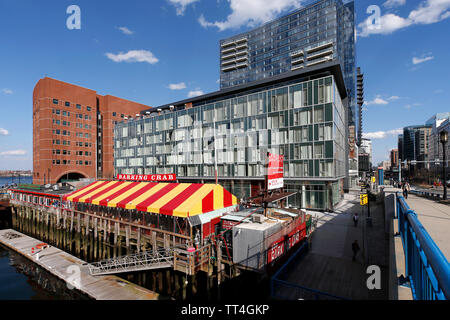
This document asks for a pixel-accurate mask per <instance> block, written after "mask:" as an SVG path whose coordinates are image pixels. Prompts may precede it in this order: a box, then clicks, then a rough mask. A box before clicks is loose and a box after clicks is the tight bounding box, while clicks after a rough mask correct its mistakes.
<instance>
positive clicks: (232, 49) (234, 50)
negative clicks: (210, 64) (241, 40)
mask: <svg viewBox="0 0 450 320" xmlns="http://www.w3.org/2000/svg"><path fill="white" fill-rule="evenodd" d="M230 52H236V48H228V49H223V50H222V54H227V53H230Z"/></svg>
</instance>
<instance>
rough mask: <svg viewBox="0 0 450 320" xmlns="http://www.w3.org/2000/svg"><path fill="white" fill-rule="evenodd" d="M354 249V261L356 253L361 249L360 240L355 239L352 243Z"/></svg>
mask: <svg viewBox="0 0 450 320" xmlns="http://www.w3.org/2000/svg"><path fill="white" fill-rule="evenodd" d="M352 250H353V259H352V260H353V261H355V260H356V255H357V254H358V251H359V250H360V248H359V245H358V240H355V241H354V242H353V243H352Z"/></svg>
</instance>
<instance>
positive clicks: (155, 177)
mask: <svg viewBox="0 0 450 320" xmlns="http://www.w3.org/2000/svg"><path fill="white" fill-rule="evenodd" d="M117 180H132V181H175V180H177V175H176V174H174V173H169V174H118V175H117Z"/></svg>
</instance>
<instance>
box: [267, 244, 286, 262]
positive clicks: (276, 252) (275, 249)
mask: <svg viewBox="0 0 450 320" xmlns="http://www.w3.org/2000/svg"><path fill="white" fill-rule="evenodd" d="M283 240H284V239H281V240H278V241H277V242H275V243H274V244H273V245H272V247H271V248H270V249H269V251H268V252H267V263H271V262H272V261H275V260H277V259H278V258H279V257H281V256H282V255H283V254H284V241H283Z"/></svg>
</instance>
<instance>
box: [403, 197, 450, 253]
mask: <svg viewBox="0 0 450 320" xmlns="http://www.w3.org/2000/svg"><path fill="white" fill-rule="evenodd" d="M406 202H407V203H408V205H409V207H410V208H411V209H412V210H414V211H415V212H416V214H417V217H418V218H419V220H420V222H421V223H422V225H423V226H424V227H425V229H426V230H427V232H428V233H429V234H430V236H431V238H433V240H434V242H435V243H436V244H437V246H438V247H439V249H441V251H442V253H443V254H444V255H445V257H446V258H447V260H449V259H450V233H449V230H450V205H448V204H443V203H439V202H438V201H433V200H430V199H427V198H425V197H420V196H416V195H414V194H409V195H408V199H406Z"/></svg>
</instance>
